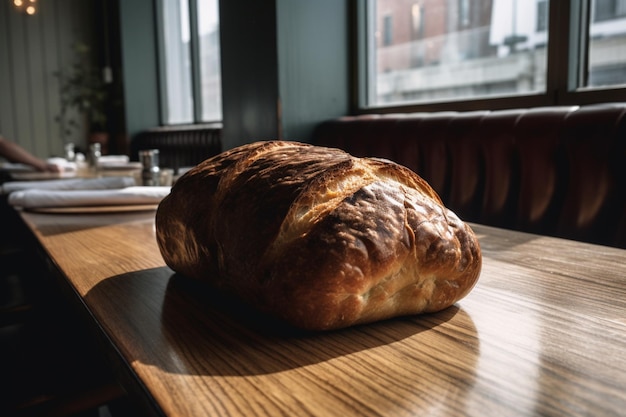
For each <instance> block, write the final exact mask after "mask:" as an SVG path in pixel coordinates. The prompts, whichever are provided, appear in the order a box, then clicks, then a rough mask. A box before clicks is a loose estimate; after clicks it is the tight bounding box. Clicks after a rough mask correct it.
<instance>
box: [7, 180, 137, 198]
mask: <svg viewBox="0 0 626 417" xmlns="http://www.w3.org/2000/svg"><path fill="white" fill-rule="evenodd" d="M132 185H135V179H134V178H133V177H103V178H70V179H60V180H46V181H9V182H5V183H4V184H2V186H0V187H1V189H2V194H9V193H12V192H14V191H18V190H28V189H35V188H36V189H40V190H102V189H111V188H125V187H130V186H132Z"/></svg>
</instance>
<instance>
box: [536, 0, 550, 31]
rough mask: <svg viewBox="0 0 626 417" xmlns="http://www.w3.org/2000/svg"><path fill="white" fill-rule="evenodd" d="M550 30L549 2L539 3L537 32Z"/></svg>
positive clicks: (545, 0)
mask: <svg viewBox="0 0 626 417" xmlns="http://www.w3.org/2000/svg"><path fill="white" fill-rule="evenodd" d="M546 30H548V1H547V0H543V1H538V2H537V32H545V31H546Z"/></svg>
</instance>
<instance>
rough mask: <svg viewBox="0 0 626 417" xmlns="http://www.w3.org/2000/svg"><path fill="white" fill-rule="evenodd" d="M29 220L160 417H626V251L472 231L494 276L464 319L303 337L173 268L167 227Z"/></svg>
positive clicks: (150, 220)
mask: <svg viewBox="0 0 626 417" xmlns="http://www.w3.org/2000/svg"><path fill="white" fill-rule="evenodd" d="M22 217H23V218H24V219H25V221H26V222H27V224H28V225H29V227H30V229H31V230H32V231H33V232H34V234H35V236H36V237H37V238H38V239H39V241H40V242H41V244H42V246H43V248H44V249H45V250H46V252H47V254H48V256H49V257H50V259H51V261H52V262H53V263H54V264H56V266H57V267H58V269H59V270H60V271H61V272H62V274H63V275H64V277H65V279H66V280H67V281H68V283H69V284H70V285H71V286H72V288H74V290H75V291H76V293H77V294H78V295H79V297H80V298H81V300H82V302H83V304H84V308H85V309H86V310H87V311H88V313H89V314H90V315H91V317H92V320H93V322H94V326H95V327H96V328H97V329H98V331H101V332H102V333H103V334H104V336H105V339H106V340H108V343H109V344H110V345H109V348H110V349H111V350H113V351H115V352H117V355H118V356H119V358H120V362H121V363H122V365H121V366H125V367H127V368H128V371H129V373H130V374H131V375H132V377H133V378H130V379H128V380H126V381H124V382H125V383H126V384H131V385H132V384H134V385H135V386H134V387H130V386H129V387H128V388H129V392H132V393H134V394H135V395H137V396H138V397H139V396H143V398H137V400H138V402H139V403H143V404H149V405H151V407H147V411H149V412H152V413H154V414H161V415H167V416H208V415H211V416H242V415H245V416H281V415H284V416H413V415H420V416H421V415H428V416H481V417H482V416H497V417H500V416H535V415H543V416H620V415H625V413H626V394H625V388H626V355H625V354H624V352H626V314H625V312H626V251H624V250H619V249H614V248H608V247H602V246H594V245H589V244H583V243H579V242H573V241H567V240H562V239H556V238H550V237H539V236H534V235H529V234H522V233H518V232H512V231H506V230H501V229H495V228H490V227H485V226H480V225H472V226H473V228H474V230H475V231H476V232H477V234H478V235H479V238H480V242H481V247H482V250H483V256H484V260H483V271H482V274H481V278H480V280H479V282H478V284H477V285H476V287H475V288H474V289H473V291H472V292H471V293H470V294H469V295H468V296H467V297H466V298H465V299H463V300H461V301H460V302H459V303H457V305H455V306H453V307H451V308H449V309H447V310H445V311H442V312H440V313H436V314H428V315H422V316H414V317H404V318H399V319H394V320H388V321H384V322H379V323H375V324H371V325H364V326H358V327H353V328H350V329H345V330H341V331H334V332H327V333H304V332H298V331H294V330H291V329H288V328H285V327H284V326H282V325H280V324H279V323H275V322H273V321H272V320H270V319H268V318H265V317H263V316H262V315H260V314H258V313H256V312H254V311H250V310H249V309H248V308H246V306H242V305H240V304H239V303H237V302H236V301H235V300H231V299H228V298H225V297H221V296H219V295H217V294H212V293H211V292H210V291H208V290H207V289H206V288H204V287H203V286H202V285H199V284H196V283H193V282H190V281H189V280H187V279H186V278H185V277H182V276H179V275H176V274H175V273H174V272H173V271H172V270H170V269H169V268H167V267H166V266H165V265H164V263H163V260H162V258H161V256H160V254H159V251H158V248H157V245H156V240H155V234H154V213H124V214H122V213H109V214H91V215H79V216H67V215H54V214H38V213H22ZM118 366H119V364H118Z"/></svg>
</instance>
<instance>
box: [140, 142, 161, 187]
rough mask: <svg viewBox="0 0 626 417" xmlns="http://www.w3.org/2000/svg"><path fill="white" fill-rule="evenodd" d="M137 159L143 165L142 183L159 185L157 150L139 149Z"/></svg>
mask: <svg viewBox="0 0 626 417" xmlns="http://www.w3.org/2000/svg"><path fill="white" fill-rule="evenodd" d="M139 160H140V161H141V165H142V167H143V169H142V171H141V181H142V184H143V185H147V186H158V185H160V180H159V176H160V168H159V150H158V149H146V150H143V151H139Z"/></svg>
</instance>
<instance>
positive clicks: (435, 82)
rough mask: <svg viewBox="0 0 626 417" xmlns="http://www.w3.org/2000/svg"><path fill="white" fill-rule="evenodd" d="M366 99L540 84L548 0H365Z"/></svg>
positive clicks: (377, 101)
mask: <svg viewBox="0 0 626 417" xmlns="http://www.w3.org/2000/svg"><path fill="white" fill-rule="evenodd" d="M368 7H369V10H368V12H369V13H370V15H371V13H372V12H373V15H371V16H372V18H370V20H369V27H368V36H369V37H370V39H371V40H370V42H369V44H370V45H372V46H371V47H370V50H369V51H368V53H369V54H370V57H369V59H368V61H369V62H370V66H369V68H368V86H369V89H370V91H368V96H369V103H368V104H369V105H372V106H376V105H391V104H403V103H416V102H427V101H442V100H457V99H468V98H477V97H488V96H499V95H512V94H529V93H537V92H543V91H545V89H546V45H547V42H548V33H547V29H548V27H547V26H548V16H547V13H548V0H472V1H469V0H370V2H369V3H368Z"/></svg>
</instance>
